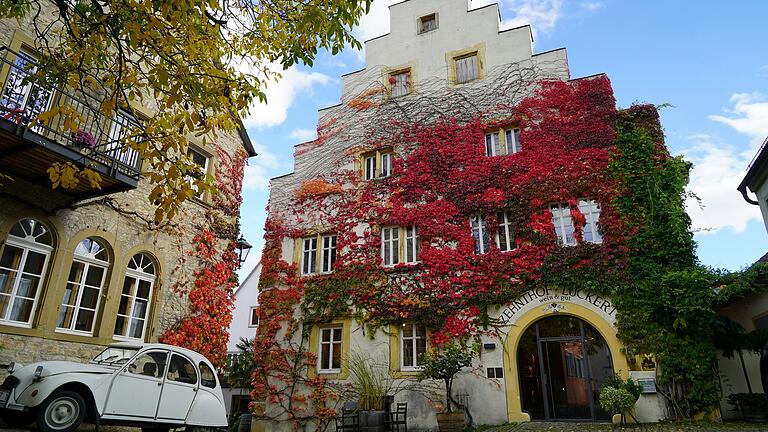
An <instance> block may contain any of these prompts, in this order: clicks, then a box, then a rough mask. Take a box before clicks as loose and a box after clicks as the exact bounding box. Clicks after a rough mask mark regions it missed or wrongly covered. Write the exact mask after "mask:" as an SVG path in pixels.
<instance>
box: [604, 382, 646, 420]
mask: <svg viewBox="0 0 768 432" xmlns="http://www.w3.org/2000/svg"><path fill="white" fill-rule="evenodd" d="M642 392H643V389H642V388H641V387H640V385H639V384H638V383H636V382H635V381H634V380H633V379H632V378H627V379H625V380H624V379H621V377H620V376H619V375H617V374H614V375H613V377H611V378H608V379H607V380H606V381H605V383H603V386H602V387H601V388H600V406H601V407H602V408H603V409H604V410H606V411H608V412H609V413H610V414H621V424H625V423H626V420H627V415H629V416H630V417H632V420H634V421H635V423H637V420H636V419H635V417H634V416H633V415H632V413H631V411H632V408H634V407H635V403H637V401H638V399H640V395H641V394H642ZM604 395H605V396H604Z"/></svg>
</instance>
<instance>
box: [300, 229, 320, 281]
mask: <svg viewBox="0 0 768 432" xmlns="http://www.w3.org/2000/svg"><path fill="white" fill-rule="evenodd" d="M301 243H302V247H301V274H302V275H303V276H307V275H313V274H315V273H317V237H307V238H304V239H302V241H301Z"/></svg>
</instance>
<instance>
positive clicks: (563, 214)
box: [551, 204, 576, 246]
mask: <svg viewBox="0 0 768 432" xmlns="http://www.w3.org/2000/svg"><path fill="white" fill-rule="evenodd" d="M551 211H552V224H553V225H554V226H555V234H556V235H557V242H558V243H560V244H561V245H563V246H574V245H576V237H574V235H573V232H574V228H573V219H572V218H571V209H570V208H569V207H568V204H556V205H554V206H552V208H551Z"/></svg>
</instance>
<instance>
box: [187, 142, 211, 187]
mask: <svg viewBox="0 0 768 432" xmlns="http://www.w3.org/2000/svg"><path fill="white" fill-rule="evenodd" d="M187 157H189V159H190V160H191V161H192V163H194V164H195V165H197V166H199V167H200V171H201V172H202V176H203V177H205V175H206V174H208V162H209V158H208V156H206V155H204V154H203V153H201V152H199V151H197V150H195V149H193V148H192V147H189V148H188V149H187ZM194 178H195V177H194V176H192V175H190V176H188V177H187V180H188V181H189V182H190V183H192V181H193V179H194ZM191 186H192V190H194V191H195V195H196V196H197V197H198V198H200V197H201V195H202V194H201V193H200V192H198V190H197V185H195V184H191Z"/></svg>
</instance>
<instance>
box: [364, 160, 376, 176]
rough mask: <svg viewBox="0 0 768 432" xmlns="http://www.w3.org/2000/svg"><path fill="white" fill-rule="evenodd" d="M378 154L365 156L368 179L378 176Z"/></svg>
mask: <svg viewBox="0 0 768 432" xmlns="http://www.w3.org/2000/svg"><path fill="white" fill-rule="evenodd" d="M376 159H377V157H376V155H375V154H373V155H370V156H366V157H365V158H364V161H365V162H364V164H365V177H364V178H365V179H366V180H373V179H375V178H376Z"/></svg>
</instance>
